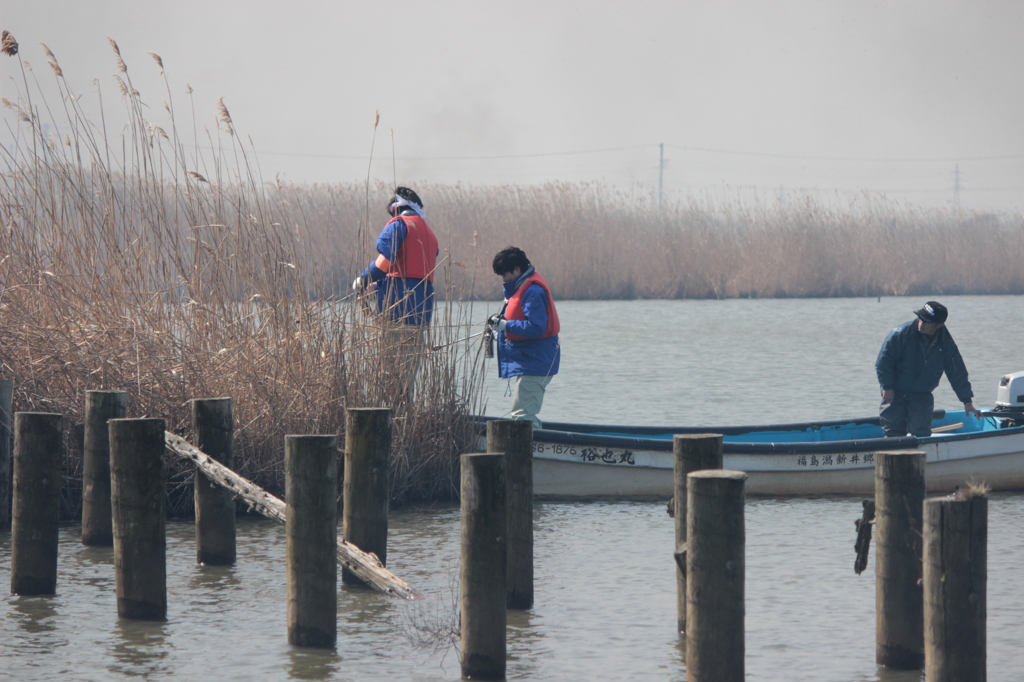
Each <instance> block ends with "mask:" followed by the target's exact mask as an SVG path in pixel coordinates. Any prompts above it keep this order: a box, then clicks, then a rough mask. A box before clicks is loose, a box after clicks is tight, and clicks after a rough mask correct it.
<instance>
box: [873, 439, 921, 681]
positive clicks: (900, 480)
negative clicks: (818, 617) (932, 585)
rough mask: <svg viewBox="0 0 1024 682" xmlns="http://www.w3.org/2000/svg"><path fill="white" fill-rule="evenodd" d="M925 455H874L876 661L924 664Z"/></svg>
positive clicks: (901, 666)
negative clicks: (923, 515) (922, 588)
mask: <svg viewBox="0 0 1024 682" xmlns="http://www.w3.org/2000/svg"><path fill="white" fill-rule="evenodd" d="M924 472H925V453H924V452H923V451H922V450H892V451H881V452H876V453H875V535H876V540H875V662H876V663H878V664H879V665H884V666H887V667H889V668H895V669H899V670H916V669H919V668H921V667H922V666H923V665H924V620H923V615H922V613H923V605H922V591H921V530H922V521H921V517H922V504H923V502H924V495H925V483H924Z"/></svg>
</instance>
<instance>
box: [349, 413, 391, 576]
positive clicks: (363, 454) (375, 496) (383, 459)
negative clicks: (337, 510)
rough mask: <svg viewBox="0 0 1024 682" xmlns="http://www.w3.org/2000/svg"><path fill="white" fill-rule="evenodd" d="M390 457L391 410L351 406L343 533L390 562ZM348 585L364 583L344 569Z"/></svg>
mask: <svg viewBox="0 0 1024 682" xmlns="http://www.w3.org/2000/svg"><path fill="white" fill-rule="evenodd" d="M390 458H391V410H388V409H383V408H370V407H365V408H349V409H348V410H346V412H345V470H344V478H345V480H344V482H343V483H342V489H343V502H342V524H341V528H342V535H343V536H344V538H345V539H346V540H348V541H349V542H351V543H352V544H354V545H355V546H356V547H358V548H359V549H361V550H363V551H364V552H372V553H373V554H376V555H377V558H378V559H380V562H381V564H382V565H384V566H387V563H388V506H389V502H390V497H391V491H390V488H389V487H388V466H389V460H390ZM341 581H342V582H343V583H345V584H346V585H362V584H363V581H362V580H360V579H359V578H358V577H356V575H355V574H354V573H352V572H351V571H349V570H347V569H345V568H342V569H341Z"/></svg>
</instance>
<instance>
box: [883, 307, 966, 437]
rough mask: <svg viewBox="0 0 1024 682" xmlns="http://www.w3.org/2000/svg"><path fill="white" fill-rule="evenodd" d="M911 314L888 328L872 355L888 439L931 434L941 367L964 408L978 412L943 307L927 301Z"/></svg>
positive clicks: (962, 360) (946, 311) (946, 313)
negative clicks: (906, 319)
mask: <svg viewBox="0 0 1024 682" xmlns="http://www.w3.org/2000/svg"><path fill="white" fill-rule="evenodd" d="M914 314H916V315H917V319H915V320H911V321H910V322H904V323H903V324H901V325H900V326H898V327H896V328H895V329H893V330H892V331H891V332H889V335H888V336H887V337H885V342H884V343H882V348H881V350H879V351H878V359H877V360H875V372H876V373H877V374H878V384H879V386H880V387H881V389H882V405H881V407H880V408H879V417H880V418H881V423H882V429H883V430H884V431H885V435H886V436H887V437H890V438H901V437H903V436H906V435H907V433H910V435H912V436H917V437H918V438H922V437H925V436H930V435H932V409H933V408H934V406H935V399H934V397H933V396H932V391H934V390H935V387H936V386H938V385H939V379H941V378H942V374H943V372H945V374H946V378H947V379H949V384H950V386H952V387H953V392H954V393H956V397H957V398H958V399H959V400H960V402H962V403H963V404H964V411H965V412H966V413H967V414H973V415H975V416H978V417H980V416H981V412H979V411H978V410H976V409H975V408H974V405H973V404H972V402H971V401H972V400H973V398H974V392H973V391H972V390H971V382H970V380H969V379H968V377H967V367H966V366H965V365H964V359H963V358H962V357H960V350H959V349H958V348H957V347H956V343H955V342H954V341H953V337H952V336H951V335H950V333H949V330H948V329H946V318H947V317H948V315H949V311H948V310H946V306H944V305H942V304H941V303H939V302H938V301H928V302H927V303H925V304H924V307H923V308H921V309H920V310H915V311H914Z"/></svg>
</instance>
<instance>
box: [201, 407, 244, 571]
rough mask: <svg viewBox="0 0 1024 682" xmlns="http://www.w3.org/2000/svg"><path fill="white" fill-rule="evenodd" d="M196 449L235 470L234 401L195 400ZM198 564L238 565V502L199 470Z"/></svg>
mask: <svg viewBox="0 0 1024 682" xmlns="http://www.w3.org/2000/svg"><path fill="white" fill-rule="evenodd" d="M192 431H193V433H195V438H196V446H197V447H198V448H199V449H200V450H202V451H203V452H205V453H206V454H208V455H209V456H210V457H212V458H213V459H215V460H216V461H218V462H220V463H221V464H223V465H224V466H226V467H227V468H229V469H232V468H234V437H235V422H234V419H233V417H232V410H231V398H210V399H206V400H193V401H192ZM194 481H195V483H194V490H195V493H194V498H195V510H196V561H198V562H199V563H200V564H203V565H208V566H230V565H231V564H233V563H235V499H234V496H233V495H232V494H231V492H230V491H228V490H226V489H225V488H223V487H221V486H219V485H217V484H216V483H214V482H213V481H211V480H210V479H209V478H207V477H206V475H205V474H204V473H203V472H202V471H201V470H200V469H199V468H198V467H197V468H196V469H195V477H194Z"/></svg>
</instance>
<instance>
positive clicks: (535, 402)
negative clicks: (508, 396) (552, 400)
mask: <svg viewBox="0 0 1024 682" xmlns="http://www.w3.org/2000/svg"><path fill="white" fill-rule="evenodd" d="M509 381H510V382H511V384H512V414H511V418H512V419H528V420H530V421H531V422H533V428H535V429H539V428H541V422H540V419H538V418H537V413H538V412H540V406H541V404H542V403H543V402H544V389H546V388H547V387H548V384H550V383H551V377H550V376H545V377H531V376H516V377H512V378H511V379H510V380H509Z"/></svg>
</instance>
